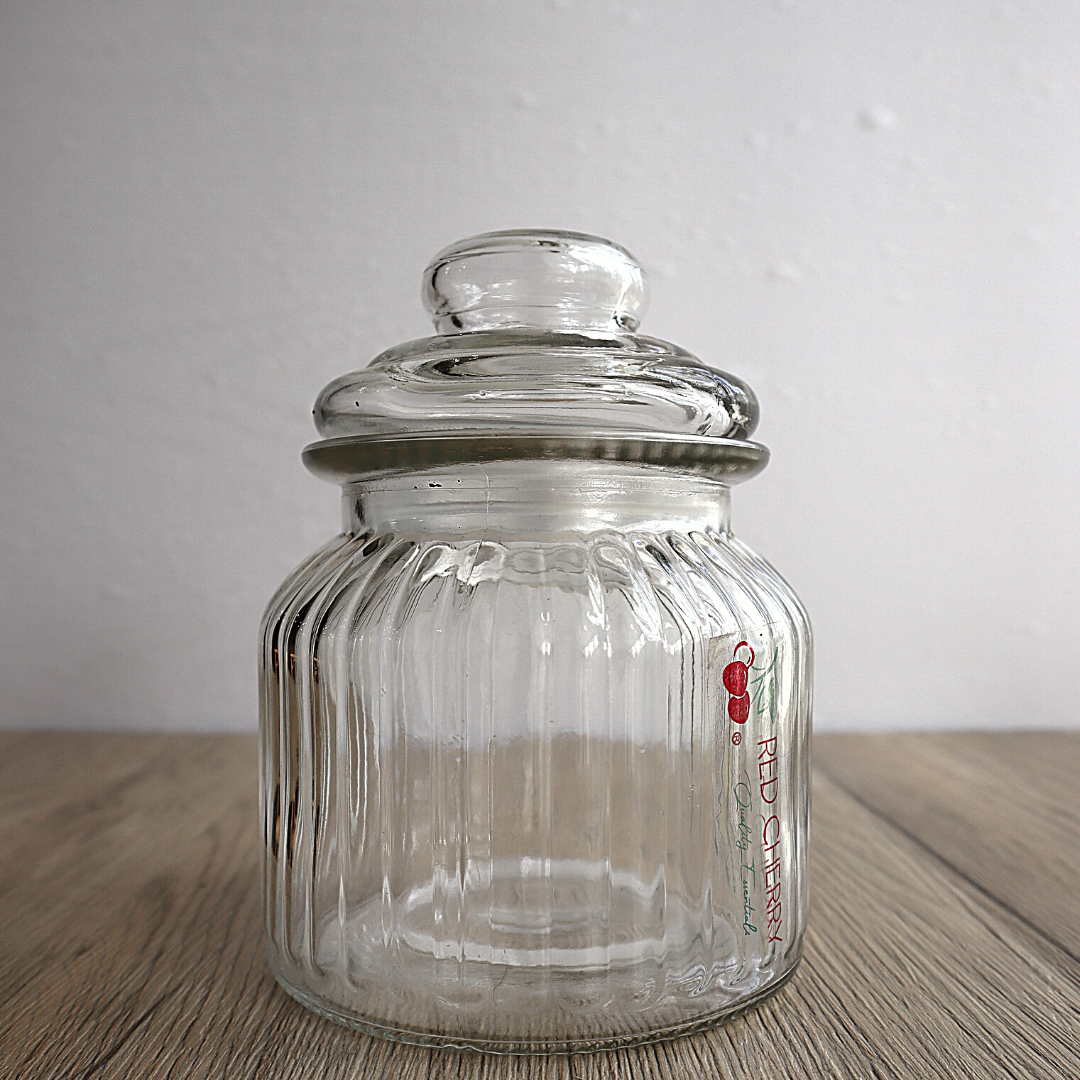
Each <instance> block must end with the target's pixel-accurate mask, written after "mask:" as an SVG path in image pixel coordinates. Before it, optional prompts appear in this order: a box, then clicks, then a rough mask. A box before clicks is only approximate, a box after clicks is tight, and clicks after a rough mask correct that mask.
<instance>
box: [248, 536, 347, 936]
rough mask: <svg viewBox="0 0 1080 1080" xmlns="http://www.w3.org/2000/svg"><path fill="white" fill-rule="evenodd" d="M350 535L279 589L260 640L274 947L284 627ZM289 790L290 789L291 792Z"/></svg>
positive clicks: (264, 814)
mask: <svg viewBox="0 0 1080 1080" xmlns="http://www.w3.org/2000/svg"><path fill="white" fill-rule="evenodd" d="M348 540H349V537H348V536H347V535H345V534H339V535H338V536H335V537H334V538H333V539H332V540H331V541H330V542H329V543H327V544H325V545H323V547H321V548H320V549H319V550H318V551H316V552H315V553H314V554H313V555H311V556H310V557H309V558H308V559H305V560H304V562H302V563H301V564H300V565H299V566H298V567H297V568H296V569H295V570H293V571H292V573H290V574H289V575H288V576H287V577H286V578H285V580H284V581H283V582H282V583H281V585H280V586H279V587H278V589H277V591H276V592H275V594H274V596H273V597H272V598H271V600H270V603H269V604H267V606H266V610H265V612H264V614H263V618H262V626H261V632H260V639H261V642H262V649H261V655H260V668H261V671H260V679H259V699H260V700H259V706H260V708H259V723H260V729H261V730H260V739H259V742H260V768H261V776H262V783H261V784H260V785H259V787H260V797H259V803H260V812H261V818H262V831H263V851H264V861H263V874H262V882H263V886H262V893H263V895H262V902H263V917H264V925H265V926H266V928H267V931H268V934H269V937H270V939H271V941H272V942H273V943H274V944H275V947H276V941H277V939H278V938H279V935H277V934H276V933H275V928H276V926H277V921H278V907H279V901H280V890H279V888H278V862H279V855H280V853H281V852H282V850H283V848H282V844H283V841H284V840H285V839H286V838H285V836H284V831H285V830H284V826H283V824H282V805H283V802H284V801H285V800H284V799H283V795H282V785H281V752H280V748H281V742H282V727H283V725H284V724H287V723H288V717H287V715H286V710H285V708H284V703H285V699H284V695H283V693H282V673H283V670H284V669H285V667H286V659H287V658H286V657H285V656H284V654H283V651H282V648H281V644H282V643H281V636H280V635H281V627H282V625H283V623H284V622H285V620H286V617H287V615H288V613H289V610H290V608H291V606H292V604H293V602H294V600H295V598H296V597H297V596H298V595H299V594H300V593H302V592H303V591H304V588H305V585H306V584H307V578H308V576H309V575H311V574H316V575H318V574H319V573H320V572H321V569H322V564H324V563H326V564H329V563H331V562H333V560H334V559H335V557H336V556H337V554H338V552H339V551H340V550H341V548H343V547H344V546H346V545H347V543H348ZM286 790H287V789H286Z"/></svg>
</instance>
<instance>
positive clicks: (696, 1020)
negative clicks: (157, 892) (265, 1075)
mask: <svg viewBox="0 0 1080 1080" xmlns="http://www.w3.org/2000/svg"><path fill="white" fill-rule="evenodd" d="M801 959H802V955H801V951H800V953H799V954H798V955H796V956H795V957H794V958H793V960H792V962H791V964H790V966H788V967H787V969H786V970H784V971H783V972H781V973H778V974H777V975H776V976H775V977H774V978H771V979H769V981H768V982H767V983H766V984H765V985H764V986H762V987H761V988H760V989H758V990H757V991H755V992H753V993H751V994H749V995H747V996H745V997H741V998H739V999H738V1000H736V1001H734V1002H732V1003H731V1004H729V1005H727V1006H725V1007H724V1008H721V1009H714V1010H712V1011H710V1012H708V1013H706V1014H703V1015H701V1016H696V1017H692V1018H690V1019H686V1020H682V1021H679V1022H677V1023H673V1024H668V1025H661V1026H658V1027H655V1028H650V1029H646V1030H642V1031H632V1032H625V1033H614V1032H612V1033H601V1032H597V1033H596V1034H595V1035H584V1034H583V1035H580V1036H578V1035H575V1036H568V1037H565V1038H560V1037H548V1036H543V1037H540V1038H535V1039H534V1038H530V1037H528V1036H521V1037H518V1038H505V1039H502V1038H492V1037H488V1036H483V1035H472V1034H468V1033H450V1032H436V1031H422V1030H415V1029H411V1028H406V1027H394V1026H392V1025H389V1024H386V1023H382V1022H380V1021H379V1020H376V1019H373V1018H371V1017H366V1016H362V1015H359V1014H357V1013H354V1012H351V1011H348V1010H346V1009H343V1008H341V1007H340V1006H337V1005H335V1004H333V1003H331V1002H328V1001H325V1000H323V999H320V998H317V997H315V996H313V995H312V994H310V993H309V992H308V991H306V990H304V989H302V988H300V987H298V986H296V985H294V984H293V983H290V982H289V981H288V979H286V978H285V977H284V976H283V975H281V973H280V972H278V971H275V970H274V969H273V965H271V972H272V974H273V976H274V978H275V979H276V980H277V983H278V985H279V986H281V988H282V989H283V990H284V991H285V993H287V994H288V995H289V996H290V997H291V998H293V999H294V1000H295V1001H297V1002H299V1003H300V1004H301V1005H303V1006H304V1007H305V1008H307V1009H310V1010H311V1011H312V1012H314V1013H317V1014H318V1015H319V1016H322V1017H323V1018H324V1019H327V1020H332V1021H333V1022H334V1023H336V1024H341V1025H343V1026H344V1027H348V1028H352V1029H353V1030H354V1031H359V1032H362V1033H363V1034H365V1035H373V1036H375V1037H376V1038H380V1039H387V1040H388V1041H390V1042H399V1043H405V1044H407V1045H411V1046H425V1047H431V1048H434V1049H441V1050H465V1051H476V1052H479V1053H483V1054H508V1055H529V1054H538V1055H549V1054H588V1053H596V1052H598V1051H602V1050H621V1049H630V1048H632V1047H635V1046H643V1045H646V1044H648V1043H654V1042H665V1041H668V1040H670V1039H678V1038H682V1037H683V1036H684V1035H693V1034H695V1033H697V1032H699V1031H705V1030H707V1029H709V1028H712V1027H717V1026H718V1025H720V1024H723V1023H726V1022H727V1021H729V1020H733V1019H735V1018H736V1017H738V1016H741V1015H742V1014H743V1013H745V1012H747V1011H749V1010H750V1009H753V1008H755V1007H756V1006H757V1005H759V1004H760V1003H761V1002H762V1001H764V1000H765V998H767V997H770V996H771V995H772V994H774V993H776V991H778V990H779V989H780V988H781V987H783V986H784V984H785V983H787V982H788V980H789V979H791V977H792V976H793V975H794V974H795V972H796V971H797V970H798V967H799V963H800V961H801Z"/></svg>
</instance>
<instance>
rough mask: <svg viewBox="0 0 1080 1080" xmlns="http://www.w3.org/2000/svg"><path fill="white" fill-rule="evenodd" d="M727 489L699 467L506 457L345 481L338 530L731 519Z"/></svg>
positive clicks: (708, 524)
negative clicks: (682, 469)
mask: <svg viewBox="0 0 1080 1080" xmlns="http://www.w3.org/2000/svg"><path fill="white" fill-rule="evenodd" d="M729 510H730V489H729V488H728V487H727V485H725V484H721V483H719V482H718V481H716V480H710V479H707V478H705V477H701V476H693V475H691V474H683V473H676V472H672V471H670V470H661V469H655V468H653V469H650V468H642V467H640V466H632V465H621V464H613V463H610V462H578V461H544V462H536V461H505V462H489V463H488V464H485V465H457V466H453V467H451V468H441V469H425V470H422V471H417V472H409V473H401V474H398V475H393V476H380V477H377V478H373V479H371V480H367V481H361V482H357V483H353V484H349V485H347V486H346V487H345V488H344V490H343V500H342V512H343V518H344V527H345V531H346V532H349V533H353V534H356V533H360V532H386V531H391V532H395V533H438V534H440V535H442V536H448V537H449V536H452V537H466V536H476V537H481V536H482V537H491V536H507V537H509V536H514V537H550V536H553V535H558V534H560V533H593V532H599V531H601V530H604V529H615V530H620V531H622V530H629V529H652V528H656V529H661V530H663V531H672V530H674V531H678V532H691V531H698V530H706V529H715V530H718V531H727V529H728V528H729Z"/></svg>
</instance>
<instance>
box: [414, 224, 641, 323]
mask: <svg viewBox="0 0 1080 1080" xmlns="http://www.w3.org/2000/svg"><path fill="white" fill-rule="evenodd" d="M423 300H424V307H425V308H427V310H428V312H429V313H430V314H431V318H432V321H433V322H434V323H435V330H436V332H437V333H439V334H460V333H465V332H468V331H470V330H491V329H495V328H496V327H501V326H537V327H548V328H551V329H562V330H604V331H609V332H613V333H620V332H627V331H630V332H632V331H634V330H636V329H637V326H638V323H639V322H640V321H641V316H642V314H643V313H644V311H645V308H646V306H647V304H648V300H649V287H648V285H647V283H646V281H645V274H644V272H643V271H642V269H641V267H640V266H639V265H638V264H637V262H636V260H635V259H634V257H633V256H632V255H631V254H630V252H628V251H627V250H626V249H625V248H622V247H619V245H618V244H613V243H612V242H611V241H610V240H604V239H602V238H601V237H599V236H589V235H588V234H586V233H574V232H559V231H556V230H547V229H520V230H512V231H510V232H491V233H483V234H481V235H480V236H472V237H470V238H469V239H467V240H459V241H458V242H457V243H456V244H451V245H450V246H449V247H447V248H444V249H443V250H442V251H440V252H439V254H438V255H436V256H435V258H434V259H432V260H431V262H430V263H429V264H428V267H427V269H426V270H425V271H424V281H423Z"/></svg>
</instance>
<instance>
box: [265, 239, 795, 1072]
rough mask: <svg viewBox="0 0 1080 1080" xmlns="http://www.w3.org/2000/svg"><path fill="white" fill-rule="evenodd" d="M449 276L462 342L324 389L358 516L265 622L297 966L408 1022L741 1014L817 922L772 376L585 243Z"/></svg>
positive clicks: (607, 250) (479, 1028)
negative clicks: (772, 506) (684, 332)
mask: <svg viewBox="0 0 1080 1080" xmlns="http://www.w3.org/2000/svg"><path fill="white" fill-rule="evenodd" d="M424 299H425V303H426V305H427V307H428V308H429V310H430V311H431V313H432V315H433V316H434V319H435V325H436V329H437V330H438V331H439V333H438V335H437V336H436V337H433V338H427V339H423V340H421V341H417V342H410V343H407V344H405V345H402V346H398V347H396V348H394V349H391V350H389V351H388V352H386V353H384V354H383V355H382V356H380V357H377V358H376V359H375V360H374V361H373V362H372V364H371V365H369V366H368V367H367V368H366V369H364V370H363V371H359V372H354V373H352V374H349V375H346V376H344V377H342V378H341V379H338V380H336V381H335V382H334V383H331V384H330V386H328V387H327V388H326V389H325V390H324V391H323V392H322V394H321V395H320V397H319V400H318V402H317V403H316V410H315V412H316V422H317V425H318V427H319V430H320V433H321V434H322V435H323V436H324V439H323V441H321V442H318V443H315V444H313V445H311V446H309V447H308V448H307V450H305V452H304V456H305V461H306V463H307V465H308V466H309V468H311V469H312V471H314V472H315V473H316V474H319V475H322V476H325V477H328V478H331V479H334V480H336V481H337V482H338V483H340V484H341V485H342V491H343V516H344V528H343V531H342V533H341V534H340V535H339V536H338V537H336V538H335V539H334V540H333V541H331V542H330V543H329V544H327V545H326V546H325V547H324V548H322V549H321V550H320V551H318V552H316V553H315V554H314V555H313V556H312V557H311V558H310V559H309V560H307V561H306V562H305V563H303V564H302V565H301V566H300V567H299V568H297V570H295V571H294V572H293V573H292V574H291V575H290V576H289V578H288V579H287V580H286V581H285V582H284V583H283V584H282V586H281V588H280V589H279V590H278V592H277V594H276V595H275V596H274V598H273V599H272V600H271V602H270V605H269V607H268V608H267V611H266V614H265V616H264V620H263V625H262V639H261V679H260V718H261V813H262V823H263V843H264V847H263V850H264V870H265V873H264V913H265V920H266V931H267V940H268V947H269V955H270V963H271V966H272V969H273V972H274V974H275V976H276V978H277V979H278V981H279V982H280V983H281V984H282V986H284V987H285V989H286V990H287V991H288V992H289V993H290V994H292V995H293V996H294V997H296V998H297V999H299V1000H300V1001H301V1002H303V1003H304V1004H305V1005H307V1006H309V1007H311V1008H313V1009H315V1010H316V1011H318V1012H320V1013H322V1014H323V1015H325V1016H328V1017H330V1018H331V1019H334V1020H337V1021H340V1022H343V1023H346V1024H349V1025H352V1026H354V1027H357V1028H360V1029H361V1030H363V1031H367V1032H370V1033H372V1034H376V1035H381V1036H384V1037H388V1038H393V1039H399V1040H403V1041H408V1042H416V1043H426V1044H434V1045H443V1046H452V1047H469V1048H475V1049H480V1050H487V1051H499V1052H510V1053H524V1052H565V1051H582V1050H592V1049H600V1048H603V1047H611V1046H619V1045H629V1044H633V1043H637V1042H645V1041H649V1040H652V1039H659V1038H667V1037H671V1036H675V1035H678V1034H682V1033H685V1032H688V1031H692V1030H695V1029H697V1028H701V1027H704V1026H707V1025H710V1024H713V1023H716V1022H717V1021H719V1020H722V1019H723V1018H725V1017H727V1016H730V1015H732V1014H733V1013H735V1012H737V1011H740V1010H742V1009H745V1008H746V1007H747V1006H749V1005H751V1004H753V1003H754V1002H755V1001H757V1000H758V999H760V998H761V997H762V996H764V995H765V994H767V993H770V992H771V991H772V990H774V989H776V988H777V987H778V986H779V985H781V984H782V983H783V982H784V980H786V979H787V978H788V977H789V976H790V975H791V973H792V972H793V971H794V969H795V966H796V965H797V963H798V960H799V956H800V953H801V947H802V938H803V932H804V929H805V919H806V912H807V873H806V867H807V838H808V837H807V825H808V817H809V794H810V788H809V727H810V712H811V678H812V672H811V663H812V660H811V637H810V626H809V622H808V619H807V616H806V613H805V611H804V610H803V608H802V606H801V604H800V603H799V601H798V599H797V598H796V596H795V594H794V593H793V592H792V590H791V589H790V587H789V586H788V585H787V584H785V582H784V581H783V580H782V579H781V578H780V576H779V575H778V574H777V573H776V571H775V570H773V569H772V567H771V566H770V565H769V564H768V563H766V562H765V561H764V560H762V559H761V558H760V557H758V556H757V555H755V554H754V553H753V552H752V551H750V550H749V549H748V548H747V547H746V546H745V545H744V544H742V543H740V542H739V541H738V540H737V539H736V538H735V537H734V536H733V534H732V532H731V527H730V521H729V495H730V488H731V485H732V484H733V483H735V482H737V481H739V480H741V479H744V478H746V477H748V476H751V475H753V474H755V473H756V472H758V471H760V469H762V468H763V467H764V466H765V464H766V461H767V458H768V452H767V451H766V450H765V448H764V447H762V446H760V445H759V444H757V443H753V442H750V441H748V439H747V437H748V436H749V435H750V434H751V433H752V431H753V428H754V426H755V425H756V421H757V402H756V400H755V398H754V396H753V393H752V392H751V391H750V389H749V388H748V387H747V386H746V385H745V384H744V383H742V382H741V381H740V380H738V379H736V378H735V377H733V376H731V375H726V374H723V373H720V372H717V371H714V370H712V369H710V368H708V367H706V366H705V365H703V364H701V362H700V361H698V360H697V359H696V358H695V357H693V356H692V355H690V354H689V353H686V352H685V351H683V350H681V349H679V348H677V347H676V346H674V345H670V344H668V343H666V342H662V341H658V340H656V339H652V338H647V337H643V336H641V335H637V334H636V333H634V331H635V330H636V328H637V322H638V317H639V315H640V313H641V311H642V310H643V308H644V305H645V299H646V289H645V282H644V278H643V275H642V273H641V270H640V268H639V267H638V266H637V264H636V263H635V262H634V261H633V259H632V258H631V257H630V256H629V255H628V254H627V253H626V252H625V251H624V250H623V249H621V248H619V247H617V246H615V245H613V244H610V243H608V242H607V241H603V240H599V239H597V238H595V237H589V236H584V235H580V234H573V233H558V232H516V233H493V234H487V235H485V236H480V237H475V238H473V239H471V240H467V241H463V242H461V243H459V244H456V245H454V246H453V247H451V248H448V249H446V250H445V251H444V252H442V253H440V254H439V255H438V256H436V258H435V259H434V260H433V262H432V263H431V265H430V266H429V267H428V268H427V270H426V272H425V275H424Z"/></svg>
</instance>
